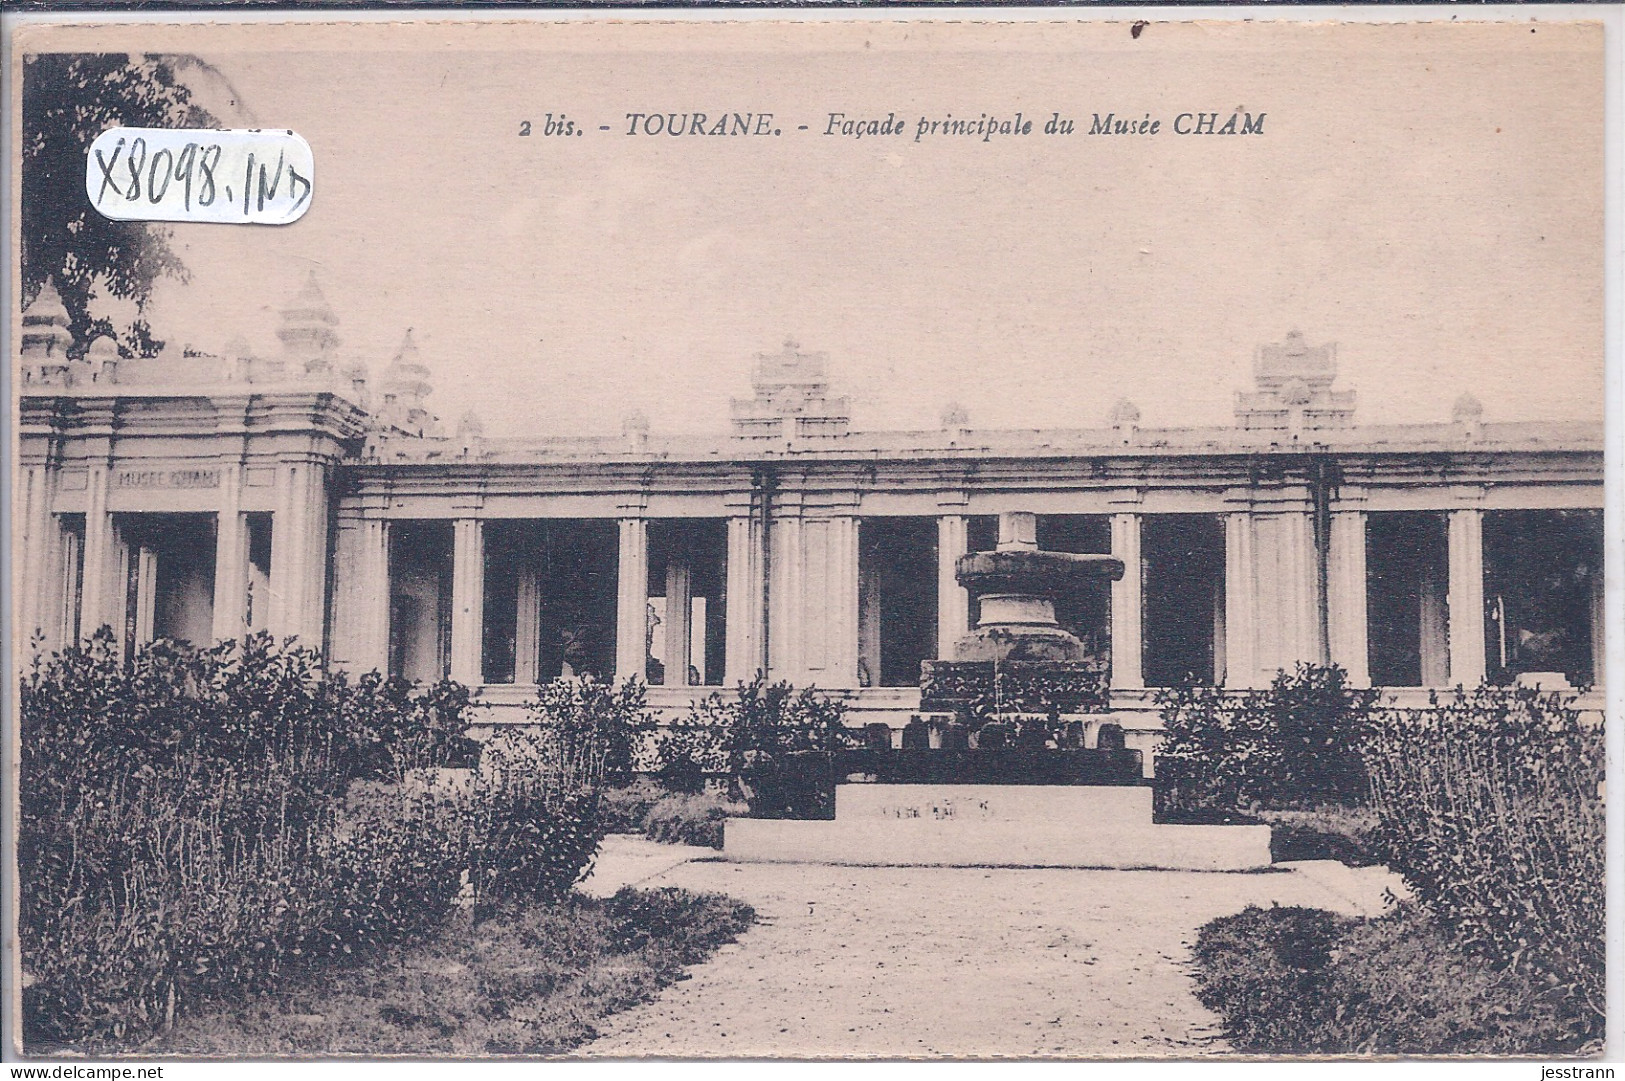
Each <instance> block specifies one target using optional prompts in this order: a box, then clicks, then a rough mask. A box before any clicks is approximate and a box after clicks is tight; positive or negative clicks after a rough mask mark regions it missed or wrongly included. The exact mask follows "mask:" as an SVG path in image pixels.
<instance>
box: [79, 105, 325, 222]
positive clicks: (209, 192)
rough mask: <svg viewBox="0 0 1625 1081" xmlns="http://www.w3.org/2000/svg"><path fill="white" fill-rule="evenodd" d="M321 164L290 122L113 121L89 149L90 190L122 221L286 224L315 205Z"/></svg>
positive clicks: (101, 205) (95, 200)
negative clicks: (233, 125) (267, 125)
mask: <svg viewBox="0 0 1625 1081" xmlns="http://www.w3.org/2000/svg"><path fill="white" fill-rule="evenodd" d="M314 167H315V161H314V158H313V157H312V155H311V152H310V144H309V143H307V142H305V140H304V139H302V138H300V137H299V136H298V135H295V134H294V133H293V132H291V131H286V130H276V131H269V130H258V129H255V130H240V129H209V128H109V129H108V130H106V131H104V132H102V133H101V134H100V135H98V136H97V137H96V141H95V142H93V143H91V144H90V152H89V153H88V154H86V155H85V194H86V195H88V196H90V205H91V206H93V207H95V208H96V209H97V210H99V211H101V213H103V214H105V215H106V216H107V217H109V218H117V219H118V220H120V221H198V222H229V223H235V224H241V223H245V222H246V223H250V224H254V225H286V224H287V223H289V222H291V221H297V220H298V219H299V217H300V216H301V215H303V214H304V212H305V211H306V210H307V209H309V207H310V198H311V191H312V185H313V184H314V180H313V177H314V175H315V168H314Z"/></svg>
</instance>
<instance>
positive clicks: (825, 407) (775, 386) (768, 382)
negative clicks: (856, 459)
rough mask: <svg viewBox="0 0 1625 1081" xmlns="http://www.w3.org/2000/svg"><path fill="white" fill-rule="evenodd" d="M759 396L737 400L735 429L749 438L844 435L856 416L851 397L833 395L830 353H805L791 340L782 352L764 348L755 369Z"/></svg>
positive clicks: (753, 377) (753, 378)
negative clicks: (830, 393)
mask: <svg viewBox="0 0 1625 1081" xmlns="http://www.w3.org/2000/svg"><path fill="white" fill-rule="evenodd" d="M750 382H751V389H752V391H754V392H755V396H754V397H751V398H735V399H733V401H732V409H731V412H732V419H733V434H734V435H735V436H738V437H741V438H745V439H781V440H807V439H838V438H840V437H841V436H844V435H846V433H847V429H848V427H849V426H850V424H851V420H852V405H851V400H850V399H848V398H831V397H830V396H829V354H828V353H803V352H802V351H801V346H800V345H799V344H797V343H796V342H795V341H786V342H785V343H784V350H783V351H782V352H779V353H758V354H757V355H756V365H755V367H754V368H753V369H752V371H751V381H750Z"/></svg>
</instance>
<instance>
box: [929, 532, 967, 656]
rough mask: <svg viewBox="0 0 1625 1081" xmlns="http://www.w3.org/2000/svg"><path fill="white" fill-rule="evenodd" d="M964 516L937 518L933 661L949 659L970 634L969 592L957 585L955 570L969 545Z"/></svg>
mask: <svg viewBox="0 0 1625 1081" xmlns="http://www.w3.org/2000/svg"><path fill="white" fill-rule="evenodd" d="M967 534H968V530H967V528H966V522H965V516H964V515H962V514H944V515H942V516H941V517H939V518H938V519H937V658H938V659H939V660H946V659H949V658H951V657H952V656H953V650H954V643H955V642H957V641H959V639H961V638H963V637H964V636H965V635H966V633H968V632H969V631H970V593H969V592H967V591H966V589H965V587H964V586H962V585H960V584H959V579H958V578H957V577H956V576H955V570H956V568H957V567H958V565H959V557H960V556H962V555H964V554H965V553H966V551H967V549H968V548H969V546H970V542H969V537H968V535H967Z"/></svg>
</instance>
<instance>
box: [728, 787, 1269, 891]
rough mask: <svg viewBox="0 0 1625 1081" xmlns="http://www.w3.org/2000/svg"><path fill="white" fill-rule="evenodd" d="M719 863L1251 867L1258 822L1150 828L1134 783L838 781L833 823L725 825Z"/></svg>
mask: <svg viewBox="0 0 1625 1081" xmlns="http://www.w3.org/2000/svg"><path fill="white" fill-rule="evenodd" d="M723 837H724V840H723V856H724V857H725V858H727V859H731V860H738V861H741V862H751V863H828V864H843V865H853V866H902V867H1107V868H1124V869H1127V868H1158V869H1166V870H1193V871H1251V870H1257V869H1260V868H1264V867H1268V866H1269V865H1270V830H1269V827H1268V826H1172V825H1158V824H1155V823H1153V822H1152V821H1151V789H1150V788H1149V787H1146V786H1143V785H1108V786H1087V785H1066V786H1051V785H1020V786H1016V785H887V784H844V785H841V786H839V787H838V788H837V789H836V790H835V820H834V821H833V822H807V821H794V820H767V819H754V818H730V819H728V821H727V822H726V824H725V826H724V833H723Z"/></svg>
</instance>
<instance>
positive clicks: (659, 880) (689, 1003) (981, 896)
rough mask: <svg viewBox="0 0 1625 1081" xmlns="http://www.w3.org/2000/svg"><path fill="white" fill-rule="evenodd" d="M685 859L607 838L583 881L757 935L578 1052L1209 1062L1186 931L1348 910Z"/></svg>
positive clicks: (1030, 875)
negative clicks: (653, 896) (679, 890)
mask: <svg viewBox="0 0 1625 1081" xmlns="http://www.w3.org/2000/svg"><path fill="white" fill-rule="evenodd" d="M616 840H618V841H619V840H622V839H616ZM639 844H641V842H639ZM634 850H635V851H634ZM700 851H703V850H686V851H681V852H678V851H672V850H669V849H668V850H667V853H666V854H660V853H657V852H651V851H647V850H645V849H641V848H637V846H636V845H634V844H632V843H630V839H625V840H624V841H622V844H621V845H620V851H618V852H617V851H610V852H606V854H605V858H604V859H603V860H602V861H601V863H600V868H599V872H598V875H597V878H596V881H595V882H593V883H591V884H590V885H591V886H592V887H593V888H595V889H596V890H597V891H600V892H607V891H609V890H611V889H612V888H613V886H616V885H619V884H620V883H622V882H636V883H637V884H639V885H643V886H681V887H683V888H685V889H692V890H715V891H719V892H722V893H726V894H729V895H731V896H734V897H738V898H740V899H742V900H745V901H748V902H749V903H750V904H752V905H754V906H755V907H756V910H757V913H758V916H759V918H760V923H759V924H758V925H757V926H756V927H754V928H752V929H751V930H750V931H749V932H748V933H747V934H745V935H744V936H743V938H741V940H740V941H739V942H738V943H737V944H735V945H731V946H726V947H724V948H723V950H722V951H721V952H720V953H719V954H718V955H717V956H716V957H715V958H714V959H713V960H711V961H710V962H709V963H707V964H705V965H702V966H700V967H699V968H698V969H696V970H695V972H694V975H693V978H692V979H689V980H687V981H684V982H682V983H679V984H677V985H676V986H674V987H672V988H670V989H668V990H667V991H666V992H665V993H664V994H662V995H661V997H660V998H659V999H658V1000H657V1001H655V1002H653V1003H650V1004H648V1005H645V1006H642V1007H639V1008H637V1009H635V1010H631V1011H628V1012H627V1013H625V1014H621V1015H619V1016H617V1017H614V1018H611V1019H610V1021H609V1023H608V1027H607V1029H606V1031H605V1034H604V1035H603V1036H602V1037H601V1038H600V1039H598V1040H595V1041H594V1042H593V1043H591V1044H589V1045H587V1046H586V1047H584V1048H582V1049H581V1051H580V1052H579V1054H581V1055H583V1056H589V1057H617V1058H635V1057H647V1056H660V1057H665V1056H671V1057H682V1058H694V1057H726V1058H750V1057H762V1056H778V1057H797V1058H812V1057H873V1056H883V1057H899V1056H910V1057H913V1056H923V1057H938V1056H968V1057H1002V1056H1021V1057H1095V1058H1108V1057H1133V1058H1141V1057H1157V1056H1177V1057H1192V1056H1202V1055H1210V1054H1213V1053H1215V1052H1222V1051H1224V1050H1225V1048H1224V1045H1223V1044H1222V1042H1219V1041H1218V1040H1217V1039H1216V1038H1215V1035H1214V1025H1215V1018H1214V1017H1213V1015H1211V1014H1210V1013H1208V1011H1206V1010H1205V1009H1203V1008H1202V1006H1201V1005H1200V1004H1199V1003H1198V1002H1197V1001H1196V999H1195V997H1194V996H1193V994H1192V982H1191V978H1190V975H1189V971H1188V958H1189V944H1190V942H1191V941H1193V940H1194V938H1195V934H1196V929H1197V928H1198V927H1200V926H1201V925H1202V924H1203V923H1206V922H1207V921H1208V920H1210V919H1212V918H1214V917H1215V916H1220V915H1225V914H1228V913H1232V912H1237V911H1240V910H1241V909H1242V908H1243V907H1245V906H1246V905H1248V904H1263V905H1268V904H1269V903H1271V902H1272V901H1278V902H1280V903H1281V904H1307V905H1314V906H1316V907H1323V908H1344V909H1346V908H1347V905H1346V902H1344V900H1343V899H1341V898H1339V897H1338V896H1337V895H1336V894H1335V893H1333V892H1332V891H1330V890H1328V889H1327V888H1326V887H1325V886H1324V885H1322V884H1319V883H1317V882H1316V881H1315V880H1314V879H1313V878H1311V877H1310V876H1307V875H1303V874H1299V873H1292V872H1279V873H1266V874H1217V873H1195V872H1176V871H1081V870H989V869H961V868H919V867H915V868H901V867H898V868H888V867H881V868H856V867H829V866H815V865H795V864H732V863H724V862H720V861H715V860H705V861H699V860H693V861H690V862H682V863H677V864H676V865H675V866H672V865H671V863H672V861H673V860H674V859H683V858H685V857H688V856H690V855H697V854H698V853H699V852H700ZM640 861H641V862H640Z"/></svg>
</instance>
